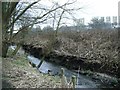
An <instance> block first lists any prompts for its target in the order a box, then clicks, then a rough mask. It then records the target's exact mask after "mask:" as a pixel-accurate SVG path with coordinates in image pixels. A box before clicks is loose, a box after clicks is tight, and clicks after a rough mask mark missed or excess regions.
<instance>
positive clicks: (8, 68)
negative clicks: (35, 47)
mask: <svg viewBox="0 0 120 90" xmlns="http://www.w3.org/2000/svg"><path fill="white" fill-rule="evenodd" d="M2 63H3V64H2V66H3V73H2V83H3V84H2V85H3V88H57V87H60V78H59V77H58V76H49V75H48V74H42V73H40V72H39V71H38V70H37V69H36V68H33V67H32V66H31V65H30V64H29V63H28V60H27V59H26V57H25V55H16V56H14V57H12V58H10V57H8V58H3V62H2Z"/></svg>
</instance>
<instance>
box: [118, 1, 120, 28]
mask: <svg viewBox="0 0 120 90" xmlns="http://www.w3.org/2000/svg"><path fill="white" fill-rule="evenodd" d="M118 24H119V26H120V1H119V2H118Z"/></svg>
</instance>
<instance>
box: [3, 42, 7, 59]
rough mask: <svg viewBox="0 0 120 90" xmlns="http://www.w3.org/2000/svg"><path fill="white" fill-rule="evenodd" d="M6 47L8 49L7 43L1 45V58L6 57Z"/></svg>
mask: <svg viewBox="0 0 120 90" xmlns="http://www.w3.org/2000/svg"><path fill="white" fill-rule="evenodd" d="M8 47H9V44H8V43H7V42H3V43H2V57H4V58H5V57H6V56H7V52H8Z"/></svg>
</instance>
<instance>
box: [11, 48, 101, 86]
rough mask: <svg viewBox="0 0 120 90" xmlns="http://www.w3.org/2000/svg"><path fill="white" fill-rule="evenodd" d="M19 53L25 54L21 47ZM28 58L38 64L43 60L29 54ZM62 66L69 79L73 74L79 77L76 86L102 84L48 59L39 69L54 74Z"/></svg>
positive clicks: (58, 72) (56, 73)
mask: <svg viewBox="0 0 120 90" xmlns="http://www.w3.org/2000/svg"><path fill="white" fill-rule="evenodd" d="M11 48H12V49H15V46H11ZM18 53H20V54H24V50H22V49H20V50H19V51H18ZM27 58H28V60H30V61H31V62H32V63H34V64H36V66H37V65H38V64H39V62H40V61H41V60H40V59H38V58H35V57H34V56H32V55H28V56H27ZM61 68H64V70H65V73H64V75H65V76H66V77H67V79H68V80H69V79H70V78H71V77H72V75H74V76H76V77H77V84H76V88H98V87H99V86H100V85H101V84H100V83H99V82H94V81H92V79H90V78H88V77H87V76H84V75H81V74H78V73H76V72H74V71H71V70H68V69H67V68H65V67H63V66H59V65H56V64H54V63H50V62H47V61H44V62H43V63H42V65H41V67H40V68H39V71H40V72H42V73H48V70H50V71H51V74H52V75H59V74H60V71H61Z"/></svg>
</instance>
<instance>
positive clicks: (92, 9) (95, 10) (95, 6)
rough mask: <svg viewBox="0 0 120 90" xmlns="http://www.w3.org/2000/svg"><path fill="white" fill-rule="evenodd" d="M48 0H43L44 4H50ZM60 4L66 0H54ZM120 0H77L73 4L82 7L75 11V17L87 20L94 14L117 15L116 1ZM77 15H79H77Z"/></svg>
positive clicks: (94, 15)
mask: <svg viewBox="0 0 120 90" xmlns="http://www.w3.org/2000/svg"><path fill="white" fill-rule="evenodd" d="M49 1H51V0H48V1H47V0H43V3H44V4H45V5H50V3H49ZM54 1H58V2H59V3H60V4H63V3H65V2H66V1H68V0H54ZM119 1H120V0H77V3H76V5H75V6H81V7H83V9H82V10H81V11H79V12H77V13H76V16H77V18H82V17H84V18H85V21H86V22H89V21H90V19H91V18H92V17H96V16H98V17H99V16H105V17H106V16H111V17H112V16H118V2H119ZM78 16H79V17H78Z"/></svg>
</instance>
